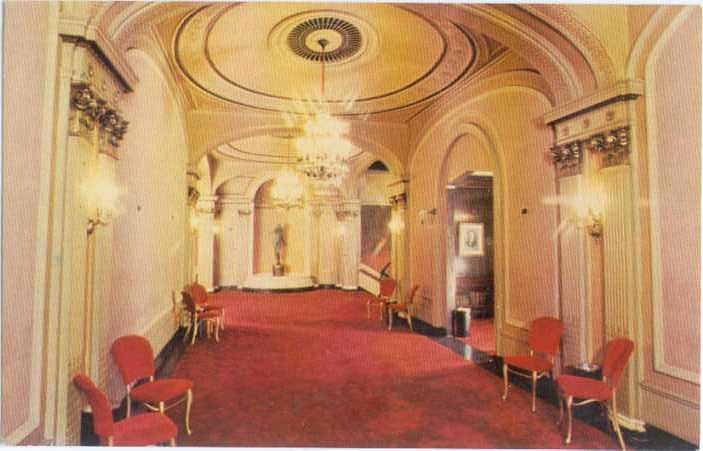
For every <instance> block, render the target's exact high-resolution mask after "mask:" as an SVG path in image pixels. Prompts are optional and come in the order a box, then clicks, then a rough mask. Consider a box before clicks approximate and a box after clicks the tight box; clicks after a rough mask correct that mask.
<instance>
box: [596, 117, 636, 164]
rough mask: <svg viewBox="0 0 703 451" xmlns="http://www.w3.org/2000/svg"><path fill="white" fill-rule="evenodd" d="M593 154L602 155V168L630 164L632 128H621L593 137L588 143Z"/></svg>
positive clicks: (627, 126)
mask: <svg viewBox="0 0 703 451" xmlns="http://www.w3.org/2000/svg"><path fill="white" fill-rule="evenodd" d="M587 146H588V149H589V150H590V151H591V152H594V153H598V154H601V155H602V159H601V167H610V166H618V165H621V164H628V163H629V156H630V126H629V125H626V126H624V127H619V128H617V129H614V130H611V131H609V132H608V133H605V134H597V135H593V136H591V138H590V139H589V140H588V143H587Z"/></svg>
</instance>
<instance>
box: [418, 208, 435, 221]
mask: <svg viewBox="0 0 703 451" xmlns="http://www.w3.org/2000/svg"><path fill="white" fill-rule="evenodd" d="M436 214H437V209H436V208H433V209H431V210H426V209H422V210H420V211H419V215H420V224H424V223H425V221H426V220H427V218H428V216H430V215H432V216H435V215H436Z"/></svg>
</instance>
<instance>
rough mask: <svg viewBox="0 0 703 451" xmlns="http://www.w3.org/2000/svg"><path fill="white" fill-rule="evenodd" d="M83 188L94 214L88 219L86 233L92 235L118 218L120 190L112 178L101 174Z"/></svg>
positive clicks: (85, 197) (87, 181)
mask: <svg viewBox="0 0 703 451" xmlns="http://www.w3.org/2000/svg"><path fill="white" fill-rule="evenodd" d="M81 188H82V191H83V197H84V199H85V201H86V204H87V205H88V208H89V210H92V211H93V212H94V214H92V215H90V216H89V217H88V224H87V226H86V233H87V234H88V235H90V234H92V233H93V232H95V229H96V228H97V227H98V226H101V225H107V224H109V223H110V221H112V218H114V217H115V216H116V212H117V199H118V198H119V196H120V190H119V188H118V187H117V185H115V183H114V182H113V181H112V179H111V178H110V177H108V176H104V175H100V174H98V175H95V176H93V177H92V178H90V179H88V180H86V181H85V183H83V185H82V186H81Z"/></svg>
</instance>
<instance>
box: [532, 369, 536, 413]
mask: <svg viewBox="0 0 703 451" xmlns="http://www.w3.org/2000/svg"><path fill="white" fill-rule="evenodd" d="M536 397H537V372H536V371H533V372H532V413H535V411H536V410H537V409H536V408H535V398H536Z"/></svg>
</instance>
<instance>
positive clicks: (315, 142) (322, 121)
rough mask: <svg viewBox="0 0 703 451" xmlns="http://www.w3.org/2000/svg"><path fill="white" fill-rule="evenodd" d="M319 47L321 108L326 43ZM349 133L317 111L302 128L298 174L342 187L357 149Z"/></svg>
mask: <svg viewBox="0 0 703 451" xmlns="http://www.w3.org/2000/svg"><path fill="white" fill-rule="evenodd" d="M317 43H318V44H319V45H320V48H321V49H322V55H321V58H320V61H321V82H320V94H321V96H320V105H323V104H324V99H325V47H326V46H327V44H329V41H327V40H326V39H319V40H318V41H317ZM348 131H349V124H347V123H345V122H342V121H340V120H338V119H335V118H333V117H332V116H331V115H330V114H329V113H328V112H326V111H318V112H317V113H315V115H314V116H313V117H311V118H310V119H309V120H308V121H307V123H306V124H305V126H304V127H303V136H301V137H300V138H298V139H297V141H296V149H297V151H298V170H299V171H300V172H302V173H303V174H305V175H306V176H307V177H308V178H310V179H313V180H316V181H319V182H323V183H326V184H334V185H339V184H340V183H341V181H342V179H343V178H344V176H345V175H346V174H347V172H349V167H348V166H347V159H348V158H349V156H350V155H351V153H352V152H353V151H354V149H355V147H354V145H353V144H352V143H351V142H350V141H349V140H348V139H346V138H345V137H344V136H343V135H344V134H346V133H347V132H348Z"/></svg>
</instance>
